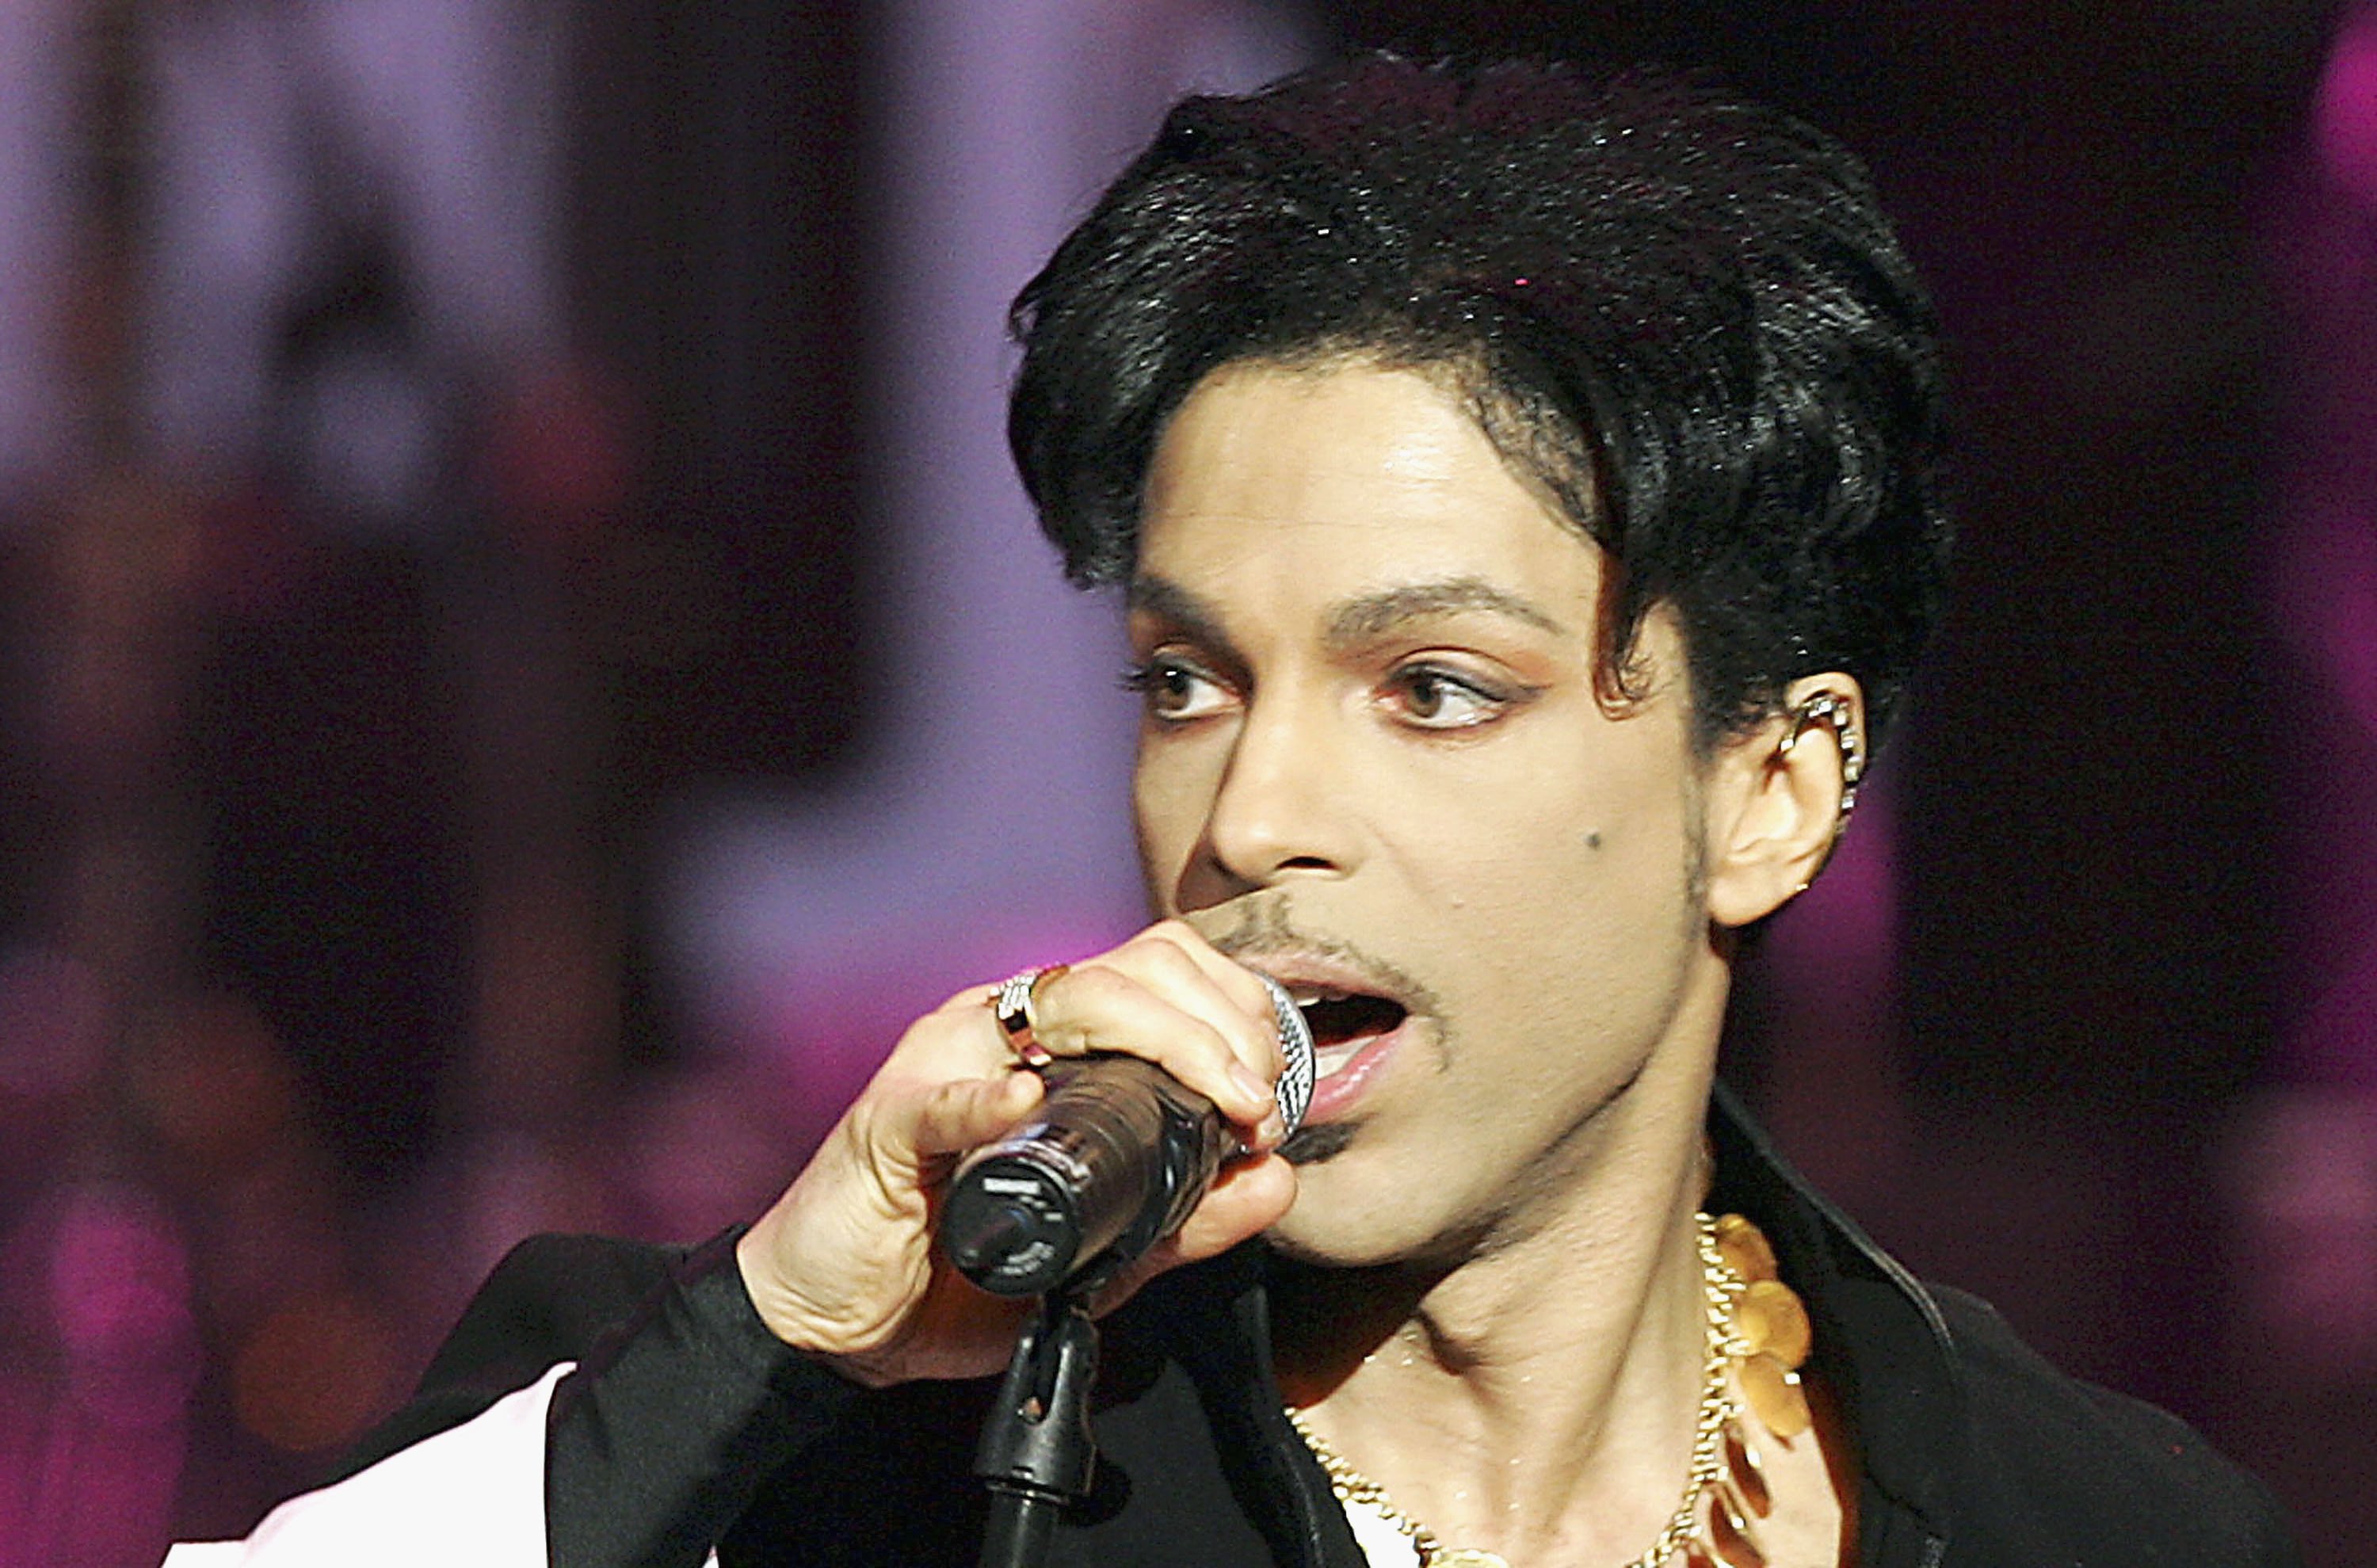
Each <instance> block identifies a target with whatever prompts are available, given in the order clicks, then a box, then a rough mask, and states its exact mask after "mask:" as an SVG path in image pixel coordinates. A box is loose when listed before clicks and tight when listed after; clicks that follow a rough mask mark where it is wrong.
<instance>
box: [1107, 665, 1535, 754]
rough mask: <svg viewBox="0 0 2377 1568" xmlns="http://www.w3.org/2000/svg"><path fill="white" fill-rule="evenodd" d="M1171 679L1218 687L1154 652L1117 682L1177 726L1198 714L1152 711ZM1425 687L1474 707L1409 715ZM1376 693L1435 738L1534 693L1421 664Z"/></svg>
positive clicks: (1204, 673) (1404, 669)
mask: <svg viewBox="0 0 2377 1568" xmlns="http://www.w3.org/2000/svg"><path fill="white" fill-rule="evenodd" d="M1175 679H1182V680H1187V681H1195V682H1201V683H1204V684H1206V685H1209V686H1220V685H1222V684H1223V682H1222V681H1221V680H1220V679H1219V677H1217V676H1214V675H1213V674H1212V673H1211V672H1210V671H1208V670H1206V669H1205V668H1203V667H1202V666H1201V665H1200V664H1197V663H1195V662H1194V661H1193V660H1189V659H1185V658H1182V657H1180V656H1179V655H1177V654H1167V653H1158V654H1154V655H1152V656H1150V657H1148V658H1146V659H1143V660H1141V661H1140V662H1139V663H1137V664H1131V665H1130V666H1129V667H1128V668H1126V669H1125V670H1124V671H1123V673H1122V681H1121V684H1122V688H1123V689H1124V690H1126V691H1129V692H1133V693H1135V694H1137V696H1138V697H1139V698H1140V700H1141V702H1143V703H1144V704H1146V706H1147V711H1148V713H1149V716H1150V717H1152V718H1154V719H1156V720H1158V721H1163V722H1174V723H1177V722H1182V721H1184V720H1187V719H1190V718H1195V717H1200V716H1201V715H1196V714H1183V713H1166V712H1159V711H1158V710H1157V709H1156V707H1155V700H1156V697H1157V695H1158V693H1159V692H1161V691H1162V689H1163V688H1164V687H1165V685H1166V684H1167V683H1169V682H1171V681H1173V680H1175ZM1427 686H1432V687H1435V688H1438V690H1439V701H1440V700H1441V694H1442V693H1443V691H1445V690H1447V689H1449V690H1451V692H1453V693H1455V694H1457V696H1458V697H1459V698H1461V699H1465V700H1467V701H1469V702H1472V703H1474V704H1475V708H1476V711H1475V712H1472V713H1471V714H1470V715H1469V716H1466V717H1463V718H1459V719H1455V720H1453V721H1452V722H1450V723H1442V722H1432V720H1431V718H1430V717H1429V716H1427V715H1423V714H1420V713H1418V712H1412V711H1411V708H1412V705H1413V704H1414V703H1415V701H1416V700H1417V694H1418V690H1419V688H1422V687H1427ZM1380 691H1381V693H1382V696H1383V697H1384V698H1385V700H1400V701H1401V702H1402V703H1403V704H1404V709H1405V711H1404V712H1403V713H1402V714H1401V715H1400V717H1401V719H1402V721H1403V722H1404V723H1405V724H1410V725H1411V726H1412V727H1413V728H1415V729H1419V730H1423V731H1427V732H1432V733H1437V734H1445V733H1450V732H1458V731H1463V730H1475V729H1482V728H1484V727H1485V726H1487V725H1488V724H1493V723H1494V722H1495V721H1496V720H1498V719H1500V718H1501V717H1503V716H1504V715H1505V714H1506V713H1508V712H1510V711H1511V709H1512V708H1515V707H1517V706H1519V705H1520V704H1522V703H1524V702H1525V701H1526V700H1528V699H1530V698H1532V697H1534V696H1535V688H1532V687H1520V688H1511V687H1508V686H1504V685H1502V684H1500V683H1497V682H1489V681H1485V680H1481V679H1479V678H1478V677H1477V676H1474V675H1471V674H1468V673H1466V672H1463V671H1461V670H1456V669H1451V668H1449V667H1447V666H1446V665H1443V664H1437V663H1433V662H1431V661H1427V660H1418V661H1415V662H1413V663H1411V664H1399V665H1397V666H1396V667H1395V668H1394V669H1393V670H1392V671H1391V672H1389V674H1388V676H1387V678H1386V680H1385V681H1384V682H1382V683H1381V686H1380Z"/></svg>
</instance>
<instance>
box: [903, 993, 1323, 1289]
mask: <svg viewBox="0 0 2377 1568" xmlns="http://www.w3.org/2000/svg"><path fill="white" fill-rule="evenodd" d="M1256 978H1257V979H1260V981H1262V983H1263V984H1264V985H1265V986H1266V987H1269V988H1270V990H1271V1009H1272V1023H1273V1024H1274V1025H1275V1026H1276V1027H1277V1029H1278V1030H1279V1047H1280V1055H1281V1057H1282V1058H1283V1059H1284V1060H1285V1062H1286V1066H1285V1068H1284V1071H1282V1072H1281V1073H1280V1079H1279V1113H1280V1117H1281V1119H1284V1121H1285V1122H1286V1123H1287V1130H1288V1131H1290V1132H1293V1131H1296V1126H1297V1124H1298V1123H1300V1122H1301V1121H1303V1119H1304V1111H1305V1107H1307V1106H1308V1105H1309V1104H1310V1103H1311V1100H1312V1076H1313V1066H1312V1030H1311V1027H1310V1026H1309V1025H1308V1024H1307V1023H1305V1021H1304V1014H1303V1013H1302V1012H1300V1011H1297V1010H1296V1003H1295V1001H1294V1000H1293V999H1290V998H1289V996H1288V994H1287V988H1286V987H1284V986H1282V985H1281V984H1280V983H1279V982H1278V981H1276V980H1274V979H1272V977H1271V976H1268V975H1258V976H1256ZM1042 1075H1043V1076H1044V1077H1045V1079H1046V1080H1047V1083H1048V1093H1047V1096H1046V1097H1045V1099H1043V1100H1042V1101H1041V1102H1040V1107H1039V1109H1038V1110H1037V1111H1036V1112H1034V1113H1033V1118H1032V1119H1031V1120H1029V1121H1026V1122H1025V1123H1024V1124H1023V1125H1022V1126H1021V1127H1018V1128H1017V1129H1016V1130H1015V1131H1012V1132H1010V1133H1009V1134H1008V1135H1007V1136H1006V1137H1004V1138H1002V1139H1000V1140H999V1141H998V1142H997V1143H985V1144H984V1145H983V1146H982V1147H981V1148H979V1149H976V1150H975V1151H974V1152H973V1153H972V1154H970V1155H967V1156H966V1157H965V1161H964V1163H963V1164H962V1165H961V1166H959V1167H958V1171H957V1174H956V1176H955V1177H953V1178H952V1179H950V1190H949V1195H948V1197H947V1198H946V1200H945V1201H944V1202H943V1203H942V1206H941V1223H940V1244H941V1250H942V1251H943V1252H945V1253H946V1254H947V1255H948V1257H949V1260H950V1263H953V1264H955V1265H956V1267H957V1270H958V1272H959V1273H960V1274H962V1275H965V1276H966V1277H967V1278H968V1279H970V1280H972V1281H973V1283H974V1284H976V1285H978V1286H980V1287H982V1288H984V1289H985V1290H987V1291H990V1292H991V1293H992V1294H994V1295H998V1296H1037V1295H1039V1294H1041V1293H1042V1292H1044V1291H1047V1290H1051V1289H1054V1288H1055V1287H1057V1286H1059V1285H1062V1284H1065V1283H1067V1282H1069V1281H1078V1284H1079V1286H1080V1287H1082V1288H1087V1287H1089V1286H1091V1285H1093V1284H1096V1283H1098V1282H1100V1281H1103V1280H1104V1279H1105V1278H1107V1277H1108V1276H1109V1275H1112V1274H1113V1273H1114V1272H1115V1271H1116V1270H1117V1269H1119V1268H1120V1267H1122V1266H1123V1265H1124V1264H1125V1263H1129V1262H1130V1261H1131V1260H1132V1259H1134V1258H1137V1257H1138V1256H1140V1254H1141V1253H1142V1252H1145V1251H1147V1250H1148V1249H1149V1248H1150V1247H1153V1245H1155V1243H1156V1242H1158V1241H1160V1240H1162V1239H1164V1238H1165V1237H1166V1236H1169V1235H1171V1234H1172V1232H1173V1231H1175V1230H1177V1229H1178V1228H1179V1227H1180V1222H1181V1221H1183V1220H1185V1219H1187V1218H1188V1217H1189V1210H1191V1209H1193V1208H1195V1207H1196V1206H1197V1201H1198V1200H1199V1199H1200V1198H1202V1197H1203V1196H1204V1195H1205V1190H1206V1189H1207V1188H1208V1187H1210V1186H1212V1181H1213V1175H1214V1173H1215V1172H1216V1171H1217V1170H1219V1169H1220V1168H1221V1165H1222V1160H1223V1158H1224V1155H1226V1154H1228V1153H1231V1152H1232V1151H1231V1149H1230V1148H1229V1147H1228V1145H1229V1144H1230V1143H1231V1139H1230V1137H1229V1134H1228V1129H1227V1127H1226V1125H1225V1124H1224V1121H1223V1119H1222V1115H1221V1112H1220V1111H1218V1110H1216V1109H1215V1108H1214V1107H1213V1102H1212V1101H1211V1100H1209V1099H1207V1098H1206V1097H1205V1096H1204V1095H1200V1094H1198V1093H1196V1092H1195V1091H1194V1090H1191V1089H1186V1088H1183V1087H1182V1086H1181V1085H1180V1084H1179V1083H1177V1081H1176V1080H1174V1079H1173V1077H1172V1076H1171V1075H1170V1074H1169V1073H1167V1072H1165V1071H1164V1070H1163V1069H1162V1068H1160V1067H1158V1066H1156V1065H1155V1064H1154V1063H1153V1062H1152V1061H1144V1060H1141V1059H1140V1058H1138V1057H1132V1056H1087V1057H1078V1058H1072V1059H1067V1060H1064V1061H1059V1062H1056V1063H1053V1064H1051V1065H1050V1066H1048V1067H1047V1068H1045V1069H1044V1070H1043V1072H1042Z"/></svg>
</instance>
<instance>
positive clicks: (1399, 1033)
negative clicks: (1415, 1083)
mask: <svg viewBox="0 0 2377 1568" xmlns="http://www.w3.org/2000/svg"><path fill="white" fill-rule="evenodd" d="M1410 1026H1411V1020H1410V1019H1409V1018H1405V1019H1404V1021H1403V1022H1402V1023H1398V1024H1396V1025H1395V1026H1394V1027H1393V1028H1392V1029H1390V1030H1388V1031H1387V1032H1386V1033H1385V1034H1383V1035H1372V1036H1370V1038H1369V1039H1368V1040H1367V1041H1365V1042H1364V1043H1363V1045H1362V1047H1361V1048H1360V1049H1358V1050H1356V1052H1355V1053H1354V1055H1353V1057H1352V1058H1351V1059H1349V1060H1347V1062H1346V1063H1345V1065H1344V1066H1343V1067H1341V1068H1339V1069H1338V1070H1337V1071H1334V1072H1332V1073H1331V1074H1329V1076H1328V1077H1326V1078H1323V1079H1321V1080H1320V1081H1319V1082H1318V1083H1314V1084H1313V1085H1312V1104H1311V1105H1310V1106H1308V1107H1306V1109H1305V1112H1304V1123H1305V1125H1306V1126H1310V1125H1312V1124H1313V1123H1315V1122H1320V1121H1332V1120H1334V1119H1336V1118H1338V1117H1340V1116H1343V1115H1344V1114H1345V1112H1346V1111H1347V1110H1349V1109H1351V1108H1352V1107H1353V1106H1354V1104H1355V1102H1356V1101H1357V1100H1359V1099H1360V1098H1361V1097H1362V1094H1363V1092H1364V1091H1365V1090H1366V1089H1368V1086H1369V1083H1370V1080H1371V1079H1373V1078H1375V1077H1377V1076H1378V1074H1379V1072H1380V1070H1381V1069H1382V1068H1384V1067H1385V1066H1386V1064H1387V1060H1388V1059H1389V1058H1391V1057H1392V1056H1393V1055H1394V1054H1395V1048H1396V1047H1398V1046H1400V1045H1401V1044H1402V1043H1403V1038H1404V1030H1405V1029H1408V1028H1409V1027H1410Z"/></svg>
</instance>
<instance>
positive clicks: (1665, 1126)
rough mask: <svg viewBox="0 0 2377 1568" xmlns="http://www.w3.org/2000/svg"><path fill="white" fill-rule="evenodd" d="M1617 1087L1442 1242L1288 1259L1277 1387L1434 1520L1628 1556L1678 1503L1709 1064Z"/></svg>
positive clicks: (1494, 1544) (1601, 1557)
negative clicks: (1544, 1158) (1535, 1173)
mask: <svg viewBox="0 0 2377 1568" xmlns="http://www.w3.org/2000/svg"><path fill="white" fill-rule="evenodd" d="M1672 1077H1673V1079H1674V1080H1675V1081H1673V1082H1662V1081H1660V1080H1659V1079H1658V1078H1656V1077H1654V1075H1653V1074H1652V1073H1649V1072H1646V1073H1645V1074H1644V1076H1643V1077H1642V1079H1640V1080H1638V1081H1637V1082H1636V1083H1634V1084H1632V1085H1630V1088H1629V1089H1628V1091H1627V1092H1626V1093H1625V1094H1624V1095H1621V1096H1620V1097H1619V1100H1617V1101H1613V1102H1612V1103H1611V1105H1609V1106H1608V1107H1605V1110H1604V1112H1603V1114H1602V1115H1600V1116H1598V1117H1596V1118H1595V1125H1594V1126H1593V1127H1592V1128H1590V1129H1589V1130H1585V1131H1583V1132H1581V1134H1580V1138H1579V1145H1578V1147H1577V1148H1576V1149H1575V1150H1574V1151H1571V1154H1570V1157H1568V1158H1564V1159H1561V1160H1559V1161H1557V1162H1553V1163H1554V1164H1555V1165H1556V1166H1557V1167H1559V1168H1556V1169H1554V1170H1552V1171H1550V1172H1548V1173H1547V1181H1546V1183H1545V1192H1544V1194H1543V1195H1542V1196H1541V1197H1539V1198H1537V1199H1536V1200H1535V1201H1534V1202H1532V1203H1527V1204H1525V1205H1523V1208H1514V1210H1513V1212H1512V1213H1511V1214H1510V1215H1507V1216H1505V1218H1504V1219H1502V1220H1501V1221H1499V1222H1498V1223H1496V1224H1495V1225H1494V1226H1492V1227H1489V1228H1488V1229H1487V1231H1486V1232H1485V1233H1484V1234H1482V1235H1480V1236H1479V1237H1477V1238H1475V1239H1471V1240H1470V1241H1468V1242H1466V1243H1465V1244H1464V1245H1463V1248H1462V1249H1461V1250H1460V1251H1459V1252H1458V1253H1457V1254H1456V1255H1455V1256H1454V1257H1453V1258H1452V1259H1451V1260H1450V1261H1442V1262H1438V1263H1432V1264H1420V1263H1401V1264H1393V1265H1388V1266H1384V1267H1379V1268H1369V1269H1353V1270H1341V1269H1326V1268H1318V1267H1310V1266H1305V1265H1299V1264H1286V1265H1284V1267H1283V1269H1282V1273H1281V1277H1280V1283H1279V1285H1278V1287H1277V1289H1276V1291H1275V1294H1274V1300H1275V1302H1276V1308H1275V1311H1276V1323H1277V1355H1278V1360H1279V1364H1280V1370H1281V1379H1282V1383H1283V1386H1284V1389H1285V1390H1286V1392H1287V1394H1288V1397H1289V1399H1290V1401H1291V1402H1292V1403H1295V1404H1296V1405H1298V1406H1302V1407H1303V1408H1304V1409H1305V1410H1306V1413H1307V1418H1308V1420H1309V1422H1310V1424H1311V1425H1312V1427H1313V1428H1314V1430H1317V1431H1318V1432H1319V1433H1320V1435H1321V1436H1322V1437H1323V1438H1324V1439H1325V1440H1326V1441H1327V1442H1329V1443H1330V1444H1331V1445H1332V1447H1334V1448H1335V1449H1336V1450H1337V1451H1338V1452H1339V1453H1340V1454H1344V1455H1345V1456H1346V1457H1347V1458H1348V1459H1349V1460H1350V1461H1352V1462H1353V1463H1354V1464H1355V1465H1356V1466H1357V1467H1358V1468H1359V1469H1361V1470H1362V1471H1363V1472H1364V1473H1365V1474H1367V1475H1368V1476H1369V1477H1370V1478H1371V1479H1373V1480H1374V1481H1376V1482H1378V1483H1379V1484H1380V1485H1381V1486H1382V1487H1384V1488H1385V1489H1386V1490H1387V1491H1388V1493H1389V1494H1390V1495H1391V1496H1392V1498H1393V1499H1394V1501H1395V1502H1396V1504H1397V1506H1399V1507H1400V1508H1402V1509H1404V1511H1405V1512H1406V1513H1409V1514H1413V1515H1414V1516H1415V1517H1417V1518H1419V1519H1422V1520H1424V1521H1425V1522H1426V1523H1427V1525H1428V1526H1430V1527H1431V1528H1432V1529H1434V1530H1435V1532H1436V1533H1437V1535H1438V1536H1439V1537H1440V1538H1443V1539H1445V1540H1447V1541H1451V1542H1458V1543H1463V1544H1471V1545H1478V1546H1486V1547H1490V1548H1492V1549H1494V1550H1499V1551H1501V1552H1503V1553H1504V1554H1505V1555H1506V1556H1509V1557H1511V1559H1512V1560H1513V1561H1526V1562H1567V1561H1578V1562H1625V1561H1627V1560H1629V1559H1630V1558H1631V1557H1633V1556H1634V1555H1635V1554H1636V1553H1638V1552H1639V1551H1640V1550H1642V1547H1643V1546H1644V1545H1645V1544H1647V1543H1648V1542H1649V1541H1650V1540H1651V1539H1652V1538H1654V1537H1655V1536H1656V1535H1657V1533H1658V1530H1659V1528H1660V1527H1661V1526H1662V1525H1663V1524H1664V1523H1665V1522H1666V1517H1667V1515H1668V1514H1669V1512H1670V1511H1671V1510H1673V1508H1674V1507H1675V1505H1676V1502H1677V1498H1678V1494H1679V1491H1680V1490H1681V1487H1682V1485H1683V1480H1684V1477H1685V1474H1686V1470H1687V1466H1688V1461H1689V1456H1690V1449H1691V1442H1692V1427H1693V1418H1694V1414H1695V1411H1696V1408H1697V1406H1698V1402H1699V1396H1700V1391H1701V1386H1702V1371H1703V1367H1704V1363H1705V1354H1704V1351H1705V1341H1704V1337H1703V1322H1704V1320H1703V1297H1702V1278H1701V1268H1700V1262H1699V1258H1698V1255H1697V1251H1696V1248H1695V1243H1694V1232H1693V1215H1694V1213H1695V1212H1696V1210H1697V1208H1698V1206H1699V1203H1700V1198H1701V1193H1702V1185H1703V1182H1702V1167H1701V1158H1702V1156H1701V1139H1702V1111H1703V1107H1705V1104H1706V1098H1707V1087H1708V1074H1707V1071H1706V1068H1705V1066H1704V1065H1703V1066H1702V1067H1701V1069H1700V1070H1699V1071H1693V1072H1682V1073H1676V1074H1673V1075H1672Z"/></svg>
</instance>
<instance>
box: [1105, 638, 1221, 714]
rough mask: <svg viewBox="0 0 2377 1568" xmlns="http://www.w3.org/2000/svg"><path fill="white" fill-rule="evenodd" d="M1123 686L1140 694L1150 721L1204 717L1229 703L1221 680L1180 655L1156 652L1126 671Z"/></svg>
mask: <svg viewBox="0 0 2377 1568" xmlns="http://www.w3.org/2000/svg"><path fill="white" fill-rule="evenodd" d="M1122 684H1123V688H1124V689H1125V690H1128V691H1136V692H1138V693H1139V698H1140V701H1141V703H1142V704H1144V705H1145V707H1146V709H1147V713H1148V716H1149V717H1150V718H1153V719H1161V720H1163V721H1165V723H1167V724H1180V723H1185V722H1186V721H1188V720H1190V719H1201V718H1204V717H1205V716H1207V715H1208V714H1211V713H1215V712H1220V711H1221V709H1222V708H1223V707H1224V705H1225V704H1226V703H1227V702H1228V700H1229V693H1228V692H1227V691H1226V690H1225V689H1224V688H1223V686H1222V683H1221V682H1220V681H1219V680H1217V679H1215V678H1214V676H1212V675H1211V674H1210V673H1208V672H1207V671H1206V670H1205V669H1203V668H1202V667H1201V666H1200V665H1199V664H1196V663H1195V662H1194V661H1193V660H1189V659H1186V658H1183V657H1181V656H1180V655H1179V654H1177V653H1156V654H1153V655H1152V656H1150V657H1148V658H1146V659H1144V660H1142V661H1141V662H1140V663H1138V664H1133V665H1132V666H1131V667H1130V668H1129V669H1127V670H1125V671H1124V672H1123V676H1122Z"/></svg>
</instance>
